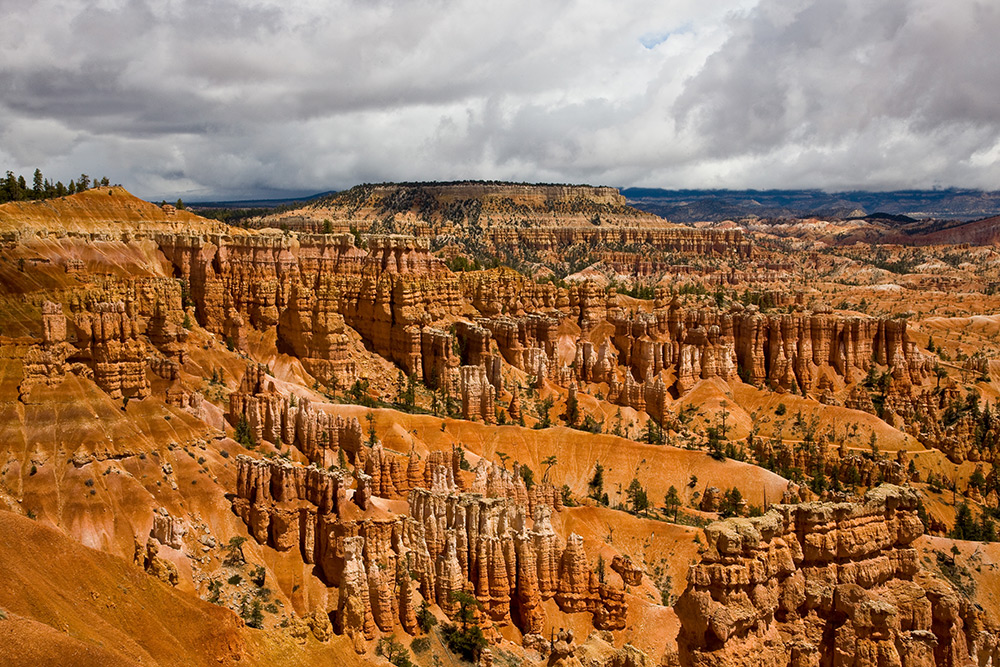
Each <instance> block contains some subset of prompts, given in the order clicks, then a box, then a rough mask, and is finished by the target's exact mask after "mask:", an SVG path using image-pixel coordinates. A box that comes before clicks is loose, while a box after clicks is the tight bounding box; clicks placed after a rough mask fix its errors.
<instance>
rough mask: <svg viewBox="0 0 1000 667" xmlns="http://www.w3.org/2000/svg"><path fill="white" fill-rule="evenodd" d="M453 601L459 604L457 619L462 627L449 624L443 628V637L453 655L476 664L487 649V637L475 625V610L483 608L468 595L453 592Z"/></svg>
mask: <svg viewBox="0 0 1000 667" xmlns="http://www.w3.org/2000/svg"><path fill="white" fill-rule="evenodd" d="M451 599H452V600H453V601H455V602H458V605H459V607H458V612H457V613H456V614H455V618H456V619H458V622H459V624H460V625H455V624H452V623H449V624H448V625H445V626H444V627H443V628H441V635H442V636H443V637H444V641H445V644H447V645H448V648H449V649H450V650H451V652H452V653H455V654H457V655H459V656H461V657H462V659H464V660H467V661H469V662H476V660H478V659H479V653H480V652H481V651H482V650H483V649H484V648H486V644H487V642H486V637H484V636H483V631H482V628H480V627H479V626H478V625H477V624H475V623H473V620H474V614H475V612H474V610H475V609H477V608H479V607H481V605H480V604H479V601H478V600H476V598H474V597H472V596H471V595H469V594H468V593H465V592H462V591H452V593H451Z"/></svg>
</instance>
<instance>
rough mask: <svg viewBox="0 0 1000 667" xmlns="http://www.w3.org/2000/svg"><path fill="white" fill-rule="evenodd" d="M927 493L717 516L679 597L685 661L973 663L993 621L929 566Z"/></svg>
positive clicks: (887, 490) (879, 494)
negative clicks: (923, 513) (982, 632)
mask: <svg viewBox="0 0 1000 667" xmlns="http://www.w3.org/2000/svg"><path fill="white" fill-rule="evenodd" d="M918 500H919V498H918V495H917V493H916V492H915V491H913V490H911V489H908V488H903V487H895V486H888V485H886V486H881V487H878V488H876V489H873V490H871V491H869V492H868V494H867V495H866V497H865V502H864V504H860V505H852V504H848V503H838V504H833V503H809V504H802V505H792V506H775V507H774V508H772V510H771V511H770V512H768V514H766V515H765V516H764V517H761V518H756V519H729V520H726V521H722V522H717V523H714V524H711V525H710V526H709V527H708V528H706V530H705V534H706V537H707V550H706V552H705V554H704V555H703V557H702V561H701V563H699V564H697V565H694V566H692V568H691V569H690V571H689V573H688V587H687V589H686V590H685V592H684V594H683V595H682V596H681V598H680V600H679V601H678V603H677V605H676V607H675V609H676V611H677V614H678V616H679V617H680V619H681V632H680V635H679V636H678V644H679V651H680V655H679V657H680V660H681V664H690V665H789V664H801V665H819V664H852V665H885V664H897V665H898V664H903V665H911V664H913V665H916V664H921V665H923V664H947V665H960V664H967V663H968V661H969V660H970V656H969V647H970V646H976V645H977V642H980V643H981V639H982V638H981V637H978V636H977V637H973V636H972V635H968V636H967V635H966V631H965V630H963V627H964V626H966V625H970V626H973V627H976V628H981V627H983V626H982V625H981V623H982V619H980V618H979V612H977V611H976V609H975V608H974V607H973V606H972V605H970V604H968V603H967V602H965V601H964V599H963V598H961V596H959V595H958V594H957V593H956V592H955V591H954V590H953V589H951V587H950V586H948V585H947V584H946V583H944V582H943V581H941V580H937V579H934V578H933V577H932V576H931V575H930V574H928V573H927V572H924V571H921V570H920V565H919V562H918V558H917V552H916V550H915V549H914V548H913V547H912V546H911V543H912V542H913V540H914V539H916V538H917V537H918V536H919V535H920V534H921V532H922V530H923V529H922V525H921V523H920V520H919V519H918V518H917V515H916V509H917V503H918ZM938 619H942V621H943V619H947V621H943V622H942V621H939V620H938Z"/></svg>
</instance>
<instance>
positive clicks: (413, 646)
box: [410, 637, 431, 655]
mask: <svg viewBox="0 0 1000 667" xmlns="http://www.w3.org/2000/svg"><path fill="white" fill-rule="evenodd" d="M430 648H431V638H430V637H417V638H415V639H414V640H413V641H412V642H410V650H411V651H413V652H414V653H416V654H418V655H419V654H421V653H426V652H427V651H429V650H430Z"/></svg>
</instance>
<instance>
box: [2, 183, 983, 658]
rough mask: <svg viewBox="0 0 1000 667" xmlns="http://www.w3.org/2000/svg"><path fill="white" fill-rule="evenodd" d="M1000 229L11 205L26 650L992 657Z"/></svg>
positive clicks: (605, 197)
mask: <svg viewBox="0 0 1000 667" xmlns="http://www.w3.org/2000/svg"><path fill="white" fill-rule="evenodd" d="M994 224H995V221H994V220H993V219H986V220H982V221H974V222H970V223H965V224H960V223H955V222H949V223H947V224H944V223H940V224H938V223H935V222H934V221H925V222H921V223H920V224H916V223H913V224H910V225H909V226H907V227H905V228H902V227H894V226H893V223H892V221H891V220H890V221H887V220H886V219H884V218H878V217H869V218H864V217H860V218H832V217H831V218H829V219H820V218H805V219H803V218H782V219H762V218H747V219H739V220H723V221H714V222H706V223H697V224H687V225H678V224H672V223H670V222H669V221H667V220H663V219H661V218H658V217H657V216H655V215H652V214H650V213H647V212H643V211H640V210H638V209H636V208H633V207H631V206H629V205H628V203H627V202H626V201H625V199H624V198H623V197H622V196H621V195H620V194H619V193H618V191H616V190H614V189H612V188H591V187H587V186H533V185H523V184H521V185H518V184H503V183H451V184H400V185H394V184H383V185H365V186H358V187H357V188H353V189H351V190H348V191H345V192H342V193H338V194H335V195H331V196H329V197H326V198H323V199H321V200H318V201H316V202H312V203H310V204H308V205H303V206H302V207H301V208H299V209H296V210H291V211H282V212H276V213H273V214H271V215H268V216H265V217H258V218H251V219H243V220H241V221H240V223H239V224H227V223H223V222H220V221H217V220H212V219H207V218H203V217H199V216H198V215H196V214H194V213H192V212H190V211H185V210H178V209H176V208H175V207H173V206H169V205H163V206H157V205H154V204H151V203H148V202H145V201H142V200H139V199H138V198H136V197H133V196H132V195H131V194H129V193H128V192H127V191H125V190H124V189H123V188H120V187H95V188H93V189H90V190H87V191H84V192H80V193H78V194H74V195H70V196H67V197H62V198H55V199H48V200H44V201H22V202H13V203H8V204H4V205H2V206H0V534H2V535H3V536H4V539H3V540H0V571H2V572H3V573H4V575H5V585H3V586H0V662H2V663H3V664H13V665H21V664H23V665H34V664H48V663H63V664H95V665H96V664H104V665H117V664H129V665H131V664H146V665H148V664H164V665H166V664H274V663H276V662H277V663H281V664H327V663H330V664H345V665H351V664H371V663H373V662H375V663H382V664H385V663H392V664H394V665H397V667H404V666H405V665H409V664H416V665H425V666H427V667H430V666H431V665H460V664H463V663H469V662H473V663H477V664H482V665H490V664H497V665H515V664H517V665H521V664H523V665H541V664H543V663H544V664H549V665H566V666H570V665H588V666H591V665H593V666H598V665H601V666H603V665H609V666H614V667H624V666H626V665H629V666H636V667H637V666H639V665H658V664H659V665H750V664H753V665H760V664H767V665H788V664H791V665H800V666H807V665H808V666H813V665H815V666H819V665H901V666H902V665H906V666H910V665H950V666H951V665H954V666H958V665H963V666H964V665H989V664H997V662H998V661H1000V629H998V627H997V624H996V619H997V618H998V617H1000V616H998V614H1000V575H998V573H997V570H996V567H997V564H998V562H1000V547H998V546H997V543H996V540H997V532H996V527H995V524H994V522H995V521H996V519H997V518H998V517H1000V497H998V493H1000V477H998V475H997V473H996V472H995V468H994V462H995V460H996V457H997V455H998V447H1000V412H998V410H1000V403H998V401H1000V314H998V313H1000V294H998V293H997V292H998V285H1000V251H998V249H997V247H996V246H995V239H994V237H993V225H994ZM974 242H975V243H974Z"/></svg>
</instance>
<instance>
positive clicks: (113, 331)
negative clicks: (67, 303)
mask: <svg viewBox="0 0 1000 667" xmlns="http://www.w3.org/2000/svg"><path fill="white" fill-rule="evenodd" d="M73 328H74V331H75V333H76V345H77V347H78V348H79V351H78V352H77V353H76V354H75V355H74V356H73V357H72V358H71V361H77V362H82V363H84V364H86V365H87V366H89V367H90V368H91V369H92V370H93V373H94V382H95V383H97V386H99V387H100V388H101V389H103V390H104V391H106V392H107V393H108V394H109V395H110V396H111V397H112V398H145V397H147V396H149V392H150V389H149V380H148V379H147V378H146V358H147V349H146V344H145V342H144V341H143V339H142V338H140V335H139V330H138V323H137V321H136V317H135V315H134V313H130V312H128V311H127V310H126V308H125V304H124V303H123V302H121V301H119V302H117V303H98V304H96V306H95V307H94V310H93V311H84V312H80V313H77V315H76V318H75V322H74V327H73Z"/></svg>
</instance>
